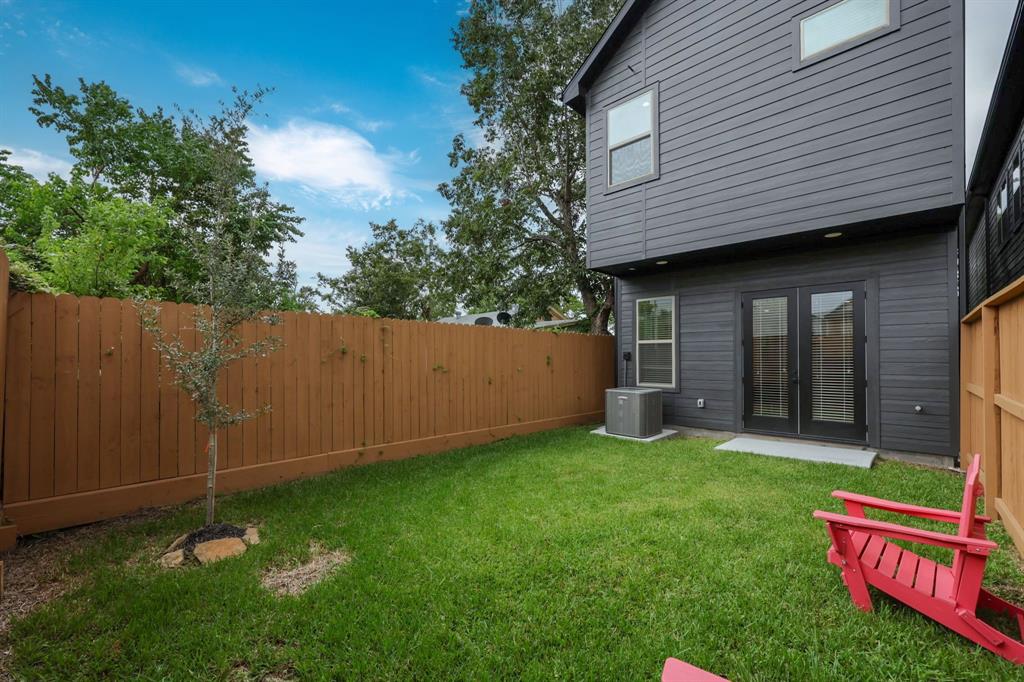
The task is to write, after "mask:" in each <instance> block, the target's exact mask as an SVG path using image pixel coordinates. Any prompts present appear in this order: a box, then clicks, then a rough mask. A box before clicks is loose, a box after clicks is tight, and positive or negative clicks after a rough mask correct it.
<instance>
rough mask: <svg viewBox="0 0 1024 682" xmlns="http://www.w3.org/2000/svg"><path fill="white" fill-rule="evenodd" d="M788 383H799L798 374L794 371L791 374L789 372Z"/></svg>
mask: <svg viewBox="0 0 1024 682" xmlns="http://www.w3.org/2000/svg"><path fill="white" fill-rule="evenodd" d="M789 383H791V384H799V383H800V375H799V374H797V373H796V372H793V373H792V374H790V375H789Z"/></svg>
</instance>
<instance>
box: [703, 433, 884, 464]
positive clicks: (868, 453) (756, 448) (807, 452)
mask: <svg viewBox="0 0 1024 682" xmlns="http://www.w3.org/2000/svg"><path fill="white" fill-rule="evenodd" d="M715 449H716V450H731V451H733V452H748V453H750V454H753V455H767V456H768V457H786V458H789V459H800V460H804V461H806V462H829V463H831V464H845V465H847V466H852V467H860V468H862V469H870V468H871V465H872V464H874V461H875V457H877V456H878V453H877V452H874V451H872V450H860V449H857V448H849V447H846V448H844V447H839V446H835V445H818V444H811V443H800V442H797V441H793V440H774V439H768V438H752V437H750V436H740V437H739V438H733V439H732V440H730V441H728V442H725V443H722V444H721V445H719V446H717V447H716V448H715Z"/></svg>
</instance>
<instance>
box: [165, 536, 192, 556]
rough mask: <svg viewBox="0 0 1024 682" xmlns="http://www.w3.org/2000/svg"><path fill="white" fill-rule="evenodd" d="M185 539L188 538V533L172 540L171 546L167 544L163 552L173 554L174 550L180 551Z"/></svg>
mask: <svg viewBox="0 0 1024 682" xmlns="http://www.w3.org/2000/svg"><path fill="white" fill-rule="evenodd" d="M187 538H188V533H182V534H181V535H179V536H178V537H177V538H175V539H174V542H172V543H171V544H169V545H168V546H167V549H165V550H164V552H173V551H174V550H176V549H181V546H182V545H184V544H185V540H186V539H187Z"/></svg>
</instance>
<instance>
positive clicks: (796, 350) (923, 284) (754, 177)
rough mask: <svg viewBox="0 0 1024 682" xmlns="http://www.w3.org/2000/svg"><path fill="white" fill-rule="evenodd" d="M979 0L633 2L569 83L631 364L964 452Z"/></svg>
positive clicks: (778, 413) (777, 414)
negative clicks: (966, 222) (971, 96)
mask: <svg viewBox="0 0 1024 682" xmlns="http://www.w3.org/2000/svg"><path fill="white" fill-rule="evenodd" d="M963 55H964V7H963V2H962V0H780V1H777V2H749V1H747V0H714V1H713V2H707V1H706V0H647V1H645V0H627V2H626V3H625V5H623V7H622V8H621V10H620V11H619V13H618V14H617V16H616V17H615V19H614V21H613V22H612V24H611V25H610V26H609V27H608V29H607V31H605V33H604V35H603V36H602V38H601V39H600V41H599V42H598V44H597V45H596V46H595V47H594V49H593V51H592V52H591V54H590V55H589V56H588V58H587V59H586V61H585V63H584V64H583V65H582V66H581V67H580V69H579V71H578V72H577V73H576V75H575V76H574V77H573V79H572V81H571V82H570V83H569V84H568V86H567V87H566V89H565V92H564V93H563V99H564V101H565V103H566V104H568V105H569V106H571V107H572V108H573V109H575V110H576V111H578V112H580V113H581V114H583V115H585V116H586V119H587V131H588V143H587V144H588V165H587V168H588V200H587V213H588V221H589V227H588V229H589V235H588V259H589V265H590V267H591V268H594V269H596V270H600V271H602V272H606V273H608V274H610V275H613V276H614V277H615V278H616V284H617V287H616V311H615V312H616V319H617V328H618V343H619V381H620V383H621V384H624V385H644V386H656V387H660V388H662V389H664V391H665V396H664V405H665V419H666V421H667V422H668V423H671V424H677V425H683V426H692V427H703V428H710V429H722V430H729V431H751V432H765V433H774V434H788V435H794V436H805V437H813V438H816V439H828V440H836V441H846V442H853V443H863V444H868V445H871V446H874V447H878V448H883V449H890V450H904V451H914V452H923V453H932V454H936V455H946V456H951V455H953V456H955V454H956V443H957V434H956V433H955V429H956V422H957V420H956V418H955V417H954V416H953V415H956V414H957V404H956V403H957V400H958V391H957V379H958V377H957V374H958V362H957V353H958V290H957V253H958V239H959V235H960V234H962V232H961V231H960V230H959V229H958V228H959V226H960V223H961V220H962V212H961V209H962V207H963V205H964V161H963V159H964V153H963V152H964V149H963V147H964V113H963V112H964V87H963V83H964V73H963Z"/></svg>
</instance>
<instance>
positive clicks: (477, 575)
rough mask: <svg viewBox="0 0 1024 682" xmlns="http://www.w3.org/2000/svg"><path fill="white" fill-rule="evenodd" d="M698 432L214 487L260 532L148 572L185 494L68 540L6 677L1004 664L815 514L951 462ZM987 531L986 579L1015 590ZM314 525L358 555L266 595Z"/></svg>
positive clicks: (187, 514)
mask: <svg viewBox="0 0 1024 682" xmlns="http://www.w3.org/2000/svg"><path fill="white" fill-rule="evenodd" d="M713 446H714V443H713V442H711V441H705V440H674V441H665V442H661V443H656V444H650V445H641V444H633V443H624V442H622V441H617V440H612V439H606V438H600V437H598V436H593V435H591V434H589V433H588V432H587V431H586V430H585V429H568V430H561V431H555V432H549V433H544V434H537V435H533V436H526V437H520V438H515V439H511V440H507V441H503V442H500V443H496V444H493V445H489V446H482V447H476V448H469V449H465V450H459V451H455V452H451V453H447V454H445V455H439V456H434V457H424V458H419V459H413V460H407V461H404V462H395V463H387V464H376V465H372V466H368V467H363V468H358V469H350V470H347V471H342V472H337V473H335V474H332V475H328V476H324V477H321V478H318V479H313V480H307V481H300V482H295V483H290V484H286V485H281V486H277V487H274V488H269V489H264V490H261V491H255V492H250V493H243V494H238V495H234V496H230V497H224V498H222V501H221V503H220V507H219V514H218V516H219V518H220V519H221V520H224V521H233V522H237V523H244V522H247V521H258V522H259V523H260V525H261V528H262V530H261V534H262V537H263V543H262V544H260V545H258V546H256V547H253V548H251V549H250V550H249V551H248V552H247V553H246V554H245V555H243V556H242V557H239V558H237V559H232V560H227V561H223V562H221V563H219V564H215V565H212V566H209V567H206V568H188V569H183V570H176V571H167V570H161V569H159V568H157V567H156V565H155V559H156V557H157V555H158V552H159V548H160V547H162V546H163V545H164V544H166V543H167V542H169V541H170V540H171V539H173V537H174V536H176V535H177V534H179V533H181V532H184V531H185V530H187V529H189V528H192V527H195V526H196V525H198V524H199V523H200V522H201V515H202V511H201V509H200V508H198V507H196V506H195V505H192V506H189V507H186V508H183V509H181V510H180V511H177V512H175V513H173V514H171V515H168V516H166V517H162V518H157V519H151V520H148V521H143V522H141V523H139V524H137V525H133V526H130V527H129V528H128V529H127V530H125V529H123V528H122V529H119V530H118V532H117V533H116V534H110V535H109V536H106V537H104V538H103V539H101V540H100V541H97V542H94V543H92V544H90V545H89V546H88V547H86V548H85V549H83V550H82V552H81V553H80V554H78V555H76V556H74V557H72V558H71V559H70V561H69V570H71V571H73V572H78V573H80V574H81V575H82V583H81V586H80V587H79V588H78V589H77V590H75V591H74V592H71V593H68V594H66V595H65V596H64V597H62V598H60V599H58V600H57V601H55V602H52V603H50V604H49V605H47V606H45V607H43V608H42V609H40V610H38V611H37V612H35V613H34V614H32V615H30V616H29V617H27V618H25V619H24V620H22V621H19V622H17V623H16V624H15V625H14V627H13V628H12V630H11V632H10V633H9V635H8V638H7V639H8V641H7V642H6V643H3V644H4V645H5V646H9V647H13V661H12V663H13V672H14V674H15V675H17V676H24V677H27V678H44V679H69V678H74V677H79V678H96V677H101V676H106V677H113V678H129V677H130V678H142V679H158V678H159V679H165V678H174V679H180V678H196V677H198V678H207V679H211V678H212V679H217V678H220V679H247V678H254V679H259V678H260V677H262V676H265V675H270V674H273V675H281V676H285V677H294V678H301V679H323V678H347V679H364V678H365V679H401V680H409V679H499V678H504V679H520V678H525V679H543V680H549V679H562V678H571V679H605V680H612V679H647V680H653V679H657V678H658V675H659V673H660V669H661V665H662V661H663V660H664V658H665V657H666V656H670V655H671V656H676V657H679V658H682V659H684V660H687V661H690V662H691V663H693V664H695V665H698V666H700V667H703V668H706V669H709V670H711V671H714V672H716V673H718V674H720V675H723V676H726V677H728V678H730V679H732V680H751V679H753V680H760V679H764V680H768V679H773V680H774V679H800V680H810V679H823V680H824V679H833V678H838V677H843V678H846V679H871V680H878V679H899V680H907V679H922V680H946V679H948V680H965V679H979V680H991V679H1006V678H1009V677H1012V676H1013V675H1015V674H1016V671H1015V668H1014V666H1012V665H1010V664H1008V663H1006V662H1005V661H1003V660H1002V659H1000V658H998V657H996V656H994V655H992V654H990V653H988V652H985V651H984V650H982V649H980V648H978V647H975V646H974V645H972V644H970V643H969V642H967V641H966V640H964V639H962V638H960V637H959V636H957V635H955V634H953V633H951V632H949V631H947V630H945V629H944V628H942V627H940V626H938V625H936V624H934V623H932V622H931V621H929V620H927V619H925V618H923V617H921V616H919V615H918V614H916V613H914V612H913V611H910V610H909V609H907V608H904V607H902V606H900V605H899V604H896V603H895V602H893V601H891V600H888V599H886V598H884V597H882V596H880V595H877V594H876V595H875V606H876V610H875V612H874V613H870V614H865V613H861V612H859V611H857V610H856V609H855V608H854V607H853V606H852V604H851V603H850V600H849V597H848V595H847V592H846V590H845V588H844V587H843V585H842V583H841V582H840V579H839V575H838V572H837V570H836V569H835V568H834V567H833V566H832V565H830V564H828V563H826V561H825V550H826V547H827V539H826V534H825V529H824V527H823V526H822V524H820V523H819V522H815V521H814V520H813V519H812V518H811V512H812V511H813V510H814V509H816V508H825V509H838V505H837V504H836V503H835V501H833V500H832V499H831V498H830V497H829V493H830V491H831V490H832V489H834V488H846V489H850V490H856V491H861V492H866V493H870V494H875V495H879V496H883V497H890V498H894V499H898V500H904V501H908V502H915V503H919V504H926V505H933V506H943V507H956V506H958V504H959V498H960V491H961V489H962V488H961V486H962V479H961V478H960V477H957V476H954V475H951V474H947V473H944V472H936V471H928V470H924V469H921V468H915V467H911V466H906V465H902V464H898V463H889V462H883V463H881V464H879V465H877V466H876V467H875V468H874V469H872V470H867V471H865V470H861V469H853V468H849V467H843V466H838V465H824V464H810V463H804V462H796V461H787V460H779V459H772V458H767V457H756V456H751V455H743V454H733V453H721V452H716V451H714V450H713V449H712V448H713ZM993 537H994V539H996V540H997V541H998V542H1000V544H1001V545H1002V548H1001V549H1000V550H999V551H998V552H997V553H996V555H995V556H994V558H993V559H992V560H991V561H990V568H989V574H988V577H987V581H988V582H989V583H994V584H995V588H996V589H997V590H999V591H1001V592H1002V593H1003V594H1007V593H1009V594H1014V595H1015V596H1019V593H1020V590H1019V588H1020V586H1022V585H1024V579H1022V576H1021V574H1020V572H1019V570H1018V568H1017V562H1016V556H1015V555H1014V554H1013V550H1012V549H1010V544H1009V540H1008V538H1007V537H1006V535H1005V534H1004V533H1003V532H1002V529H1001V528H1000V527H998V525H997V526H996V527H994V528H993ZM311 539H312V540H317V541H319V542H320V543H322V544H323V545H324V546H325V547H326V548H327V549H334V548H344V549H346V550H348V551H349V552H351V553H352V555H353V557H354V558H353V561H352V562H351V563H350V564H349V565H347V566H344V567H342V568H340V569H339V570H338V572H337V573H335V574H334V575H333V576H331V577H330V578H328V579H327V580H325V581H324V582H322V583H320V584H319V585H316V586H315V587H313V588H312V589H311V590H310V591H308V592H307V593H305V594H304V595H302V596H301V597H285V598H278V597H275V596H272V595H271V594H269V593H268V592H266V591H265V590H263V588H262V587H261V586H260V575H261V573H262V572H263V571H264V570H266V569H267V568H269V567H273V566H278V565H282V564H286V563H288V562H289V561H295V560H301V559H302V558H303V556H304V555H305V553H306V552H307V551H308V549H307V548H308V546H309V542H310V540H311ZM936 556H942V554H939V555H936ZM133 558H134V559H135V560H134V561H132V560H131V559H133Z"/></svg>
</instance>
